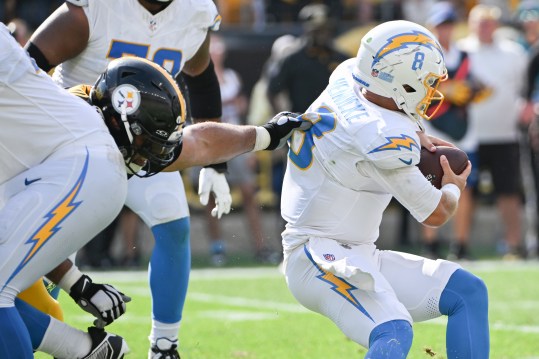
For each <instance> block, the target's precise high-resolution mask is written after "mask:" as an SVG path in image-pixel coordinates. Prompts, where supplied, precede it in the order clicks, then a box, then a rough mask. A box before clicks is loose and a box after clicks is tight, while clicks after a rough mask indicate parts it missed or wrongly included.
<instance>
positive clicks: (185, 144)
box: [0, 47, 310, 359]
mask: <svg viewBox="0 0 539 359" xmlns="http://www.w3.org/2000/svg"><path fill="white" fill-rule="evenodd" d="M19 51H21V49H20V47H19ZM27 60H28V62H30V59H29V58H28V57H27ZM49 83H51V82H50V80H49ZM52 87H56V86H55V85H54V84H52ZM56 92H63V91H62V90H61V89H58V88H56ZM72 92H73V93H74V94H76V95H78V96H79V97H81V98H84V99H86V100H87V101H88V102H89V103H90V104H91V105H93V106H96V108H97V109H98V112H99V113H100V114H101V115H102V116H103V119H104V122H105V124H106V127H107V128H108V131H109V132H110V134H112V137H113V138H114V140H115V143H116V145H117V147H118V148H119V149H120V152H121V154H122V155H123V159H124V162H125V167H126V169H127V173H128V174H129V175H136V176H142V177H147V176H148V175H151V174H155V173H157V172H159V171H161V170H163V169H164V171H178V170H181V169H184V168H187V167H191V166H194V165H205V164H209V163H214V162H221V161H226V160H229V159H230V158H231V157H233V156H236V155H239V154H242V153H245V152H246V151H250V150H252V151H258V150H264V149H275V148H278V147H280V146H283V145H284V144H285V143H286V139H287V138H288V137H289V136H290V134H291V133H292V131H293V130H294V129H296V128H300V126H308V127H310V123H308V122H302V121H301V120H300V119H297V118H294V117H293V116H288V115H287V114H279V115H277V116H276V117H275V118H274V119H272V120H271V121H270V122H268V123H267V124H265V125H264V126H258V127H254V126H234V125H228V124H219V123H201V124H195V125H192V126H189V127H188V128H187V129H186V130H185V131H182V127H183V124H184V122H185V116H186V113H187V111H186V105H185V101H184V99H183V95H182V93H181V91H180V89H179V88H178V86H177V84H176V82H175V81H174V79H173V78H172V76H170V74H169V73H167V72H166V70H164V69H163V68H161V67H160V66H159V65H156V64H155V63H153V62H151V61H149V60H146V59H142V58H136V57H124V58H120V59H117V60H114V61H112V62H110V63H109V65H108V67H107V70H106V71H105V73H103V74H102V75H101V76H100V77H99V79H98V80H97V82H96V84H95V85H94V86H93V87H90V86H86V85H81V86H78V87H77V88H74V89H72ZM68 97H69V96H68ZM76 102H81V101H76ZM92 113H93V112H92ZM98 125H99V126H98V127H100V128H101V127H103V126H102V123H98ZM182 133H183V136H182ZM84 138H85V139H86V137H84ZM109 138H110V136H109ZM116 145H114V147H116ZM142 168H144V169H145V170H142ZM105 177H106V176H105ZM124 177H125V172H124ZM106 178H108V177H106ZM122 178H123V177H122ZM30 182H31V180H30ZM124 184H125V183H124ZM124 187H125V186H124ZM106 193H108V192H106ZM123 194H124V196H125V190H124V193H123ZM69 199H70V200H71V201H70V202H69V203H67V204H66V205H65V206H66V207H68V206H69V205H70V206H71V207H76V206H75V205H78V202H77V203H74V202H73V198H71V197H69ZM121 199H123V198H121ZM62 201H63V202H65V201H66V199H65V198H64V199H63V200H62ZM63 202H62V203H63ZM53 210H56V211H53V212H52V213H53V214H54V213H56V212H60V210H59V209H58V206H57V207H55V208H54V209H53ZM67 211H68V209H65V210H63V212H66V213H67ZM105 213H108V212H107V211H105ZM55 223H56V222H55ZM105 224H106V223H105ZM44 228H47V230H48V232H53V230H54V228H52V229H51V228H50V226H49V227H44ZM84 228H85V227H84ZM48 232H47V233H48ZM92 233H93V232H92ZM45 234H46V233H45ZM68 234H70V235H74V234H73V233H72V232H69V233H68ZM37 235H38V234H36V235H34V236H33V238H37ZM39 238H41V236H40V237H39ZM36 241H37V239H36ZM23 248H24V247H23ZM32 248H33V247H30V248H29V249H30V250H31V249H32ZM68 248H72V247H69V246H68ZM62 253H63V254H65V251H63V252H62ZM47 272H48V274H47V276H48V277H49V278H50V279H52V280H53V281H54V282H56V283H58V284H59V286H60V287H61V288H63V289H65V290H66V291H68V292H69V294H70V295H71V296H72V297H73V298H74V299H75V300H76V301H77V303H78V304H79V305H80V306H81V307H82V308H83V309H84V310H86V311H88V312H89V313H91V314H93V315H94V316H96V317H97V320H96V322H94V323H95V324H96V325H97V326H99V327H102V326H105V325H107V324H110V323H111V322H112V321H113V320H115V319H116V318H118V317H119V316H120V315H122V314H123V313H124V312H125V302H127V301H129V298H128V297H126V296H125V295H123V293H121V292H118V291H117V290H116V289H115V288H114V287H112V286H108V285H100V284H95V283H93V282H92V281H91V279H90V278H89V277H88V276H86V275H83V274H82V273H80V271H78V269H77V268H76V267H75V266H72V265H71V263H70V262H69V261H64V262H63V263H62V264H61V265H60V266H58V267H57V268H55V269H54V270H53V271H50V272H49V271H47ZM30 284H31V282H30ZM25 287H28V285H26V284H25V286H24V287H22V286H21V287H16V288H14V290H13V292H12V293H11V292H9V294H11V295H13V294H15V295H16V294H17V293H18V292H19V291H20V290H21V289H24V288H25ZM34 300H39V298H32V297H31V296H30V298H29V303H30V304H34V302H33V301H34ZM17 309H18V312H19V313H20V314H21V316H22V319H23V321H24V323H25V324H26V327H27V328H28V332H29V334H30V338H31V342H32V346H33V348H34V349H36V350H39V351H43V352H46V353H49V354H51V355H53V356H55V357H57V358H73V357H76V358H79V357H84V358H94V357H99V358H106V359H114V358H121V357H123V354H125V352H126V350H127V345H126V344H125V342H124V341H123V340H122V339H121V338H120V337H117V336H110V335H107V334H106V333H105V332H104V331H103V330H99V329H97V328H89V335H88V334H86V333H83V332H81V331H78V330H75V329H73V328H70V327H69V326H67V325H66V324H64V323H62V322H59V321H58V320H55V319H52V318H50V317H49V316H47V315H45V314H43V313H41V312H39V311H37V310H36V309H34V308H33V307H32V306H31V305H28V304H26V303H24V302H23V301H21V300H17ZM28 332H27V334H28ZM90 339H91V340H90ZM81 341H82V344H81ZM0 343H1V342H0ZM83 344H88V345H86V346H85V345H83ZM88 351H90V354H88ZM0 353H1V352H0ZM158 354H159V355H162V357H167V356H168V357H174V355H177V351H175V350H172V351H169V352H168V353H166V352H165V353H164V354H163V353H158ZM20 357H23V356H18V355H15V356H14V358H20ZM178 357H179V355H178ZM2 358H4V356H2ZM8 358H12V357H8Z"/></svg>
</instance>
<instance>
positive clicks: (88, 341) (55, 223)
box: [0, 24, 127, 359]
mask: <svg viewBox="0 0 539 359" xmlns="http://www.w3.org/2000/svg"><path fill="white" fill-rule="evenodd" d="M0 47H1V48H2V52H1V53H0V112H1V114H2V115H1V116H0V123H1V124H2V128H3V130H2V131H1V133H0V168H2V170H1V171H0V258H1V260H0V357H1V358H6V359H11V358H15V359H21V358H23V359H26V358H33V354H32V340H33V338H31V336H30V335H29V332H28V330H27V329H26V327H25V325H24V322H23V320H22V317H21V314H20V312H19V310H18V309H17V308H16V307H15V306H14V303H15V298H16V296H17V294H18V293H19V292H20V291H22V290H24V289H26V288H27V287H28V286H30V285H31V284H32V283H34V282H35V281H36V280H38V279H39V278H40V277H41V276H43V275H44V274H46V273H47V272H49V271H50V270H51V269H53V268H54V267H55V266H57V265H58V264H59V263H60V262H61V261H63V260H64V259H65V258H66V257H67V256H69V255H70V254H71V253H73V252H74V251H77V250H78V249H79V248H80V247H82V246H83V245H84V244H85V243H86V242H88V241H89V240H90V239H91V238H92V237H93V236H94V235H96V234H97V233H98V232H99V231H100V230H102V229H103V228H105V227H106V226H107V225H108V224H109V223H110V222H111V221H112V219H113V218H114V217H115V216H116V215H117V214H118V212H119V211H120V209H121V208H122V206H123V203H124V201H125V197H126V193H127V176H126V170H125V166H124V163H123V160H122V155H121V153H120V152H119V151H118V146H117V145H116V144H115V142H114V139H113V138H112V137H111V135H110V133H109V131H108V129H107V127H106V126H105V124H104V123H103V120H102V119H101V118H100V116H99V115H98V113H97V112H96V111H95V109H93V108H92V107H91V106H88V105H87V104H85V103H84V102H82V101H80V100H78V99H76V98H74V97H73V96H72V95H70V94H69V93H67V92H66V91H64V90H63V89H61V88H60V87H58V86H57V85H56V84H55V83H54V82H53V81H52V80H51V78H50V77H49V76H48V75H47V74H46V73H44V72H43V71H41V70H39V68H38V67H37V66H36V64H35V62H34V61H33V60H32V59H31V58H30V57H29V56H28V54H27V53H26V52H25V51H24V50H23V49H22V48H21V47H20V45H19V44H18V43H17V42H16V41H15V39H14V38H13V37H12V36H11V34H10V33H9V30H8V29H7V28H6V27H5V26H4V25H3V24H0ZM66 327H67V326H66ZM71 329H73V328H71ZM73 331H75V329H73ZM95 334H96V335H92V336H90V335H88V334H86V333H82V332H76V333H75V335H74V336H73V339H74V340H76V341H78V344H79V345H80V348H81V351H82V353H83V355H86V354H88V353H89V352H90V351H93V349H95V347H96V346H97V345H100V344H107V345H112V343H113V342H116V344H118V346H117V347H115V350H118V351H122V352H125V351H126V350H127V347H126V346H125V347H123V346H124V344H125V343H124V342H123V341H122V340H121V338H120V337H116V336H110V335H108V334H106V333H105V332H102V331H101V333H100V334H99V333H95ZM98 337H99V338H98ZM95 340H98V341H95ZM116 344H114V345H116ZM101 353H103V352H101Z"/></svg>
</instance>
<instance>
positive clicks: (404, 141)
mask: <svg viewBox="0 0 539 359" xmlns="http://www.w3.org/2000/svg"><path fill="white" fill-rule="evenodd" d="M386 140H387V142H386V143H384V144H383V145H380V146H378V147H376V148H375V149H374V150H372V151H369V153H373V152H380V151H389V150H396V151H400V150H401V148H405V149H407V150H410V151H413V148H414V147H415V148H417V149H418V150H420V148H419V145H418V144H417V142H415V140H414V139H413V138H412V137H410V136H408V135H403V134H401V135H400V136H390V137H386Z"/></svg>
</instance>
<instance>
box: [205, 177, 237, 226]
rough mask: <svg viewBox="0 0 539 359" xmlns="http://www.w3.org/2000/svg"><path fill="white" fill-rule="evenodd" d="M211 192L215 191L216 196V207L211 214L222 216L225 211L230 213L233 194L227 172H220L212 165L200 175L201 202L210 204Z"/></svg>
mask: <svg viewBox="0 0 539 359" xmlns="http://www.w3.org/2000/svg"><path fill="white" fill-rule="evenodd" d="M210 192H213V194H214V196H215V208H214V209H212V211H211V215H212V216H214V217H217V218H221V216H222V215H223V213H224V214H227V213H229V212H230V206H231V205H232V196H231V195H230V187H229V186H228V182H227V181H226V177H225V174H224V173H219V172H217V171H216V170H214V169H213V168H211V167H204V168H203V169H202V170H201V171H200V175H199V177H198V195H199V197H200V203H202V204H203V205H204V206H205V205H207V204H208V201H209V199H210Z"/></svg>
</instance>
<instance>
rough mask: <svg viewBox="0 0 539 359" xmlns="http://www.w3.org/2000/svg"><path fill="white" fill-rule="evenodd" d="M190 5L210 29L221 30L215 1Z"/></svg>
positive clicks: (197, 1)
mask: <svg viewBox="0 0 539 359" xmlns="http://www.w3.org/2000/svg"><path fill="white" fill-rule="evenodd" d="M83 1H87V0H83ZM189 6H190V7H191V8H192V9H193V10H194V12H195V13H196V14H197V15H196V17H197V18H198V19H200V20H201V21H202V22H203V23H204V25H205V26H206V27H207V28H208V29H209V30H211V31H217V30H219V26H221V15H219V12H218V11H217V7H216V6H215V3H214V2H213V1H211V0H203V1H201V0H191V4H190V5H189Z"/></svg>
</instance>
